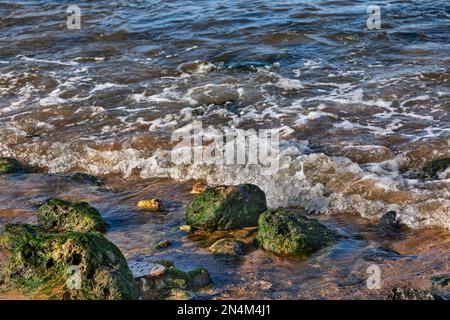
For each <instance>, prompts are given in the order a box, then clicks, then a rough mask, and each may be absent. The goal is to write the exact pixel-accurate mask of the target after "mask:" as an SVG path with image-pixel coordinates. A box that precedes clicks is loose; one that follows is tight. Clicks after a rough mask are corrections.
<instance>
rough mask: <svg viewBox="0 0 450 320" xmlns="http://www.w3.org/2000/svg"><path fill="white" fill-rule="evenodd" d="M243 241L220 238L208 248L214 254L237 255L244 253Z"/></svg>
mask: <svg viewBox="0 0 450 320" xmlns="http://www.w3.org/2000/svg"><path fill="white" fill-rule="evenodd" d="M244 245H245V244H244V243H243V242H242V241H239V240H235V239H230V238H226V239H220V240H218V241H216V242H214V243H213V244H212V245H211V246H210V247H209V248H208V249H209V251H211V252H213V253H215V254H223V255H229V256H239V255H242V254H243V253H244Z"/></svg>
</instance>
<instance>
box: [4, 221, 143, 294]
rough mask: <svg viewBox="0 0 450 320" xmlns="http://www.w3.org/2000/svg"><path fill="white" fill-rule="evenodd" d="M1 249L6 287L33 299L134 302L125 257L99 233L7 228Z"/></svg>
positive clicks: (21, 227) (37, 228) (131, 279)
mask: <svg viewBox="0 0 450 320" xmlns="http://www.w3.org/2000/svg"><path fill="white" fill-rule="evenodd" d="M0 248H1V249H2V250H6V251H8V252H9V253H10V255H9V258H8V259H7V261H6V262H4V265H2V268H1V272H0V273H1V274H2V277H3V279H4V282H5V284H4V285H6V286H8V287H9V288H11V289H14V290H19V291H21V292H22V293H24V294H26V295H28V296H31V297H32V298H37V299H76V300H79V299H80V300H81V299H82V300H85V299H102V300H113V299H137V288H136V286H135V282H134V279H133V276H132V274H131V271H130V270H129V268H128V265H127V261H126V259H125V257H124V256H123V255H122V253H121V252H120V250H119V249H118V248H117V247H116V246H115V245H114V244H112V243H111V242H110V241H108V240H107V239H106V238H105V237H104V236H103V235H102V234H100V233H98V232H86V233H80V232H72V231H65V232H54V231H48V230H45V229H43V228H41V227H38V226H32V225H26V224H8V225H5V226H4V227H3V229H2V231H1V232H0Z"/></svg>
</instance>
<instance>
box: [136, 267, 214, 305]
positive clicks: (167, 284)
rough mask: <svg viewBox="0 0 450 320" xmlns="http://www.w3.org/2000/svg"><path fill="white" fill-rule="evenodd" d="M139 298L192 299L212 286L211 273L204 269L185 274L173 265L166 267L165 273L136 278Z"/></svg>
mask: <svg viewBox="0 0 450 320" xmlns="http://www.w3.org/2000/svg"><path fill="white" fill-rule="evenodd" d="M136 281H137V282H138V286H139V296H140V298H142V299H147V300H163V299H164V300H172V299H176V300H184V299H190V298H191V297H192V293H191V291H196V290H199V289H202V288H205V287H208V286H210V285H212V281H211V278H210V277H209V273H208V271H207V270H206V269H204V268H197V269H195V270H192V271H189V272H184V271H182V270H180V269H178V268H176V267H175V266H174V265H173V264H172V263H168V264H166V265H165V266H164V272H163V273H158V274H156V275H155V274H153V275H152V274H148V275H145V276H142V277H138V278H136Z"/></svg>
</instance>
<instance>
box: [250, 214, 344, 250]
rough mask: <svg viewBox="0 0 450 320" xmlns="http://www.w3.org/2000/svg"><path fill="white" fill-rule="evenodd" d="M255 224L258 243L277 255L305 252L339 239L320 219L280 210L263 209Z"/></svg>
mask: <svg viewBox="0 0 450 320" xmlns="http://www.w3.org/2000/svg"><path fill="white" fill-rule="evenodd" d="M258 226H259V229H258V235H257V241H258V243H259V244H260V245H261V247H262V248H263V249H264V250H267V251H270V252H273V253H275V254H278V255H303V254H308V253H311V252H314V251H316V250H318V249H320V248H323V247H325V246H328V245H330V244H333V243H335V242H336V241H337V239H339V236H338V234H337V233H335V232H334V231H332V230H330V229H328V228H327V227H326V226H324V225H323V224H321V223H320V222H318V221H316V220H313V219H308V218H305V217H303V216H301V215H299V214H296V213H294V212H290V211H287V210H284V209H275V210H269V211H266V212H264V213H263V214H262V215H261V216H260V217H259V221H258Z"/></svg>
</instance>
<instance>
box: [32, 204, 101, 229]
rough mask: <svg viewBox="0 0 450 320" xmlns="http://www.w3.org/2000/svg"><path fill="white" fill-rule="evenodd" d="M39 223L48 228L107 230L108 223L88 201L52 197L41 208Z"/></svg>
mask: <svg viewBox="0 0 450 320" xmlns="http://www.w3.org/2000/svg"><path fill="white" fill-rule="evenodd" d="M38 221H39V225H41V226H42V227H43V228H46V229H57V230H68V231H79V232H86V231H99V232H106V230H107V229H108V224H107V223H106V221H105V220H103V218H102V216H101V215H100V213H99V212H98V211H97V209H95V208H94V207H91V206H90V205H89V204H88V203H86V202H80V203H73V202H69V201H65V200H61V199H51V200H49V201H47V203H45V204H44V205H42V206H41V207H40V208H39V212H38Z"/></svg>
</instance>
